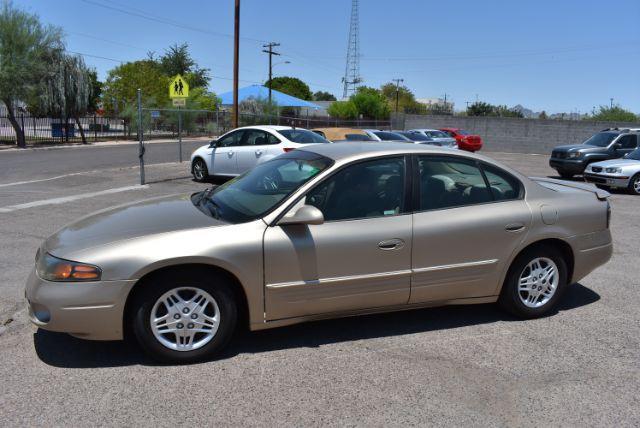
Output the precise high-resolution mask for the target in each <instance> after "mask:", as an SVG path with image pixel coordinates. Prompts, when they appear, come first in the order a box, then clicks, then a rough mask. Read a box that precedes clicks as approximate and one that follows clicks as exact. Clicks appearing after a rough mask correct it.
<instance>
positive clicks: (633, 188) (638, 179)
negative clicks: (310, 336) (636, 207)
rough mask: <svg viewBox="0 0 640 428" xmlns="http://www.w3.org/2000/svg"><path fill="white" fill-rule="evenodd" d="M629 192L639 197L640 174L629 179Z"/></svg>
mask: <svg viewBox="0 0 640 428" xmlns="http://www.w3.org/2000/svg"><path fill="white" fill-rule="evenodd" d="M629 192H631V193H632V194H634V195H640V173H638V174H636V175H634V176H633V177H631V180H629Z"/></svg>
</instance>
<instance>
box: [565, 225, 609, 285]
mask: <svg viewBox="0 0 640 428" xmlns="http://www.w3.org/2000/svg"><path fill="white" fill-rule="evenodd" d="M569 244H570V245H571V247H572V248H573V251H574V254H573V256H574V267H573V277H572V278H571V282H578V281H580V280H581V279H582V278H584V277H585V276H587V275H588V274H589V273H591V272H592V271H593V270H595V269H596V268H597V267H599V266H602V265H603V264H605V263H607V262H608V261H609V259H611V255H612V254H613V243H612V241H611V231H610V230H609V229H606V230H601V231H599V232H593V233H588V234H586V235H579V236H573V237H571V238H569Z"/></svg>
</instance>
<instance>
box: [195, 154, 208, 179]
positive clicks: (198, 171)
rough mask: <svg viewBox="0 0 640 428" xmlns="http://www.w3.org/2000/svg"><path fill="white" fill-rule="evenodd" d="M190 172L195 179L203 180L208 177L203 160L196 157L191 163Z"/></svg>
mask: <svg viewBox="0 0 640 428" xmlns="http://www.w3.org/2000/svg"><path fill="white" fill-rule="evenodd" d="M191 173H192V174H193V178H194V179H195V180H196V181H205V180H207V179H208V178H209V170H208V169H207V164H206V163H205V161H204V160H202V159H200V158H197V159H196V160H194V161H193V164H192V165H191Z"/></svg>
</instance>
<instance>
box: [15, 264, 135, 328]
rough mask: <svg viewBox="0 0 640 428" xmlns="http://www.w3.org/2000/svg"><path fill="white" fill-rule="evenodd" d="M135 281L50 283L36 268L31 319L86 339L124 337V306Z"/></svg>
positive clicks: (31, 285) (29, 291) (28, 291)
mask: <svg viewBox="0 0 640 428" xmlns="http://www.w3.org/2000/svg"><path fill="white" fill-rule="evenodd" d="M134 283H135V281H133V280H127V281H99V282H77V283H63V282H49V281H45V280H43V279H40V278H39V277H38V276H37V275H36V273H35V270H33V271H32V272H31V274H30V275H29V279H28V280H27V285H26V289H25V296H26V298H27V302H28V305H29V318H30V319H31V322H32V323H33V324H35V325H36V326H38V327H39V328H42V329H44V330H50V331H57V332H63V333H69V334H71V335H73V336H77V337H80V338H83V339H91V340H120V339H122V338H123V337H124V335H123V315H124V305H125V302H126V299H127V295H128V294H129V291H130V290H131V288H132V287H133V284H134Z"/></svg>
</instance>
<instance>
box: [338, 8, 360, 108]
mask: <svg viewBox="0 0 640 428" xmlns="http://www.w3.org/2000/svg"><path fill="white" fill-rule="evenodd" d="M359 26H360V24H359V19H358V0H351V24H350V25H349V41H348V43H347V65H346V67H345V70H344V77H343V78H342V83H343V84H344V91H343V93H342V98H347V97H348V96H349V94H350V93H353V92H355V90H356V87H357V86H358V83H360V82H361V81H362V79H361V78H360V41H359V38H360V35H359V33H360V27H359Z"/></svg>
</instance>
